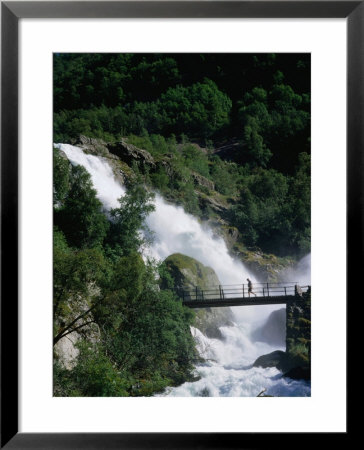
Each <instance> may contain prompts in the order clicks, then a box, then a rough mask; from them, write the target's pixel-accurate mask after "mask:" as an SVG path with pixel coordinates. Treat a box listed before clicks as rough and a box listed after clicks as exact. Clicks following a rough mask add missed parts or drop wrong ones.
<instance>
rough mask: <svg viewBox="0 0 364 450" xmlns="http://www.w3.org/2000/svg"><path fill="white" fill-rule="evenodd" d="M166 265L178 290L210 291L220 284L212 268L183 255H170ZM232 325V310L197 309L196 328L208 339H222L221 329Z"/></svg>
mask: <svg viewBox="0 0 364 450" xmlns="http://www.w3.org/2000/svg"><path fill="white" fill-rule="evenodd" d="M165 265H166V268H167V271H168V272H169V274H170V276H171V277H172V279H173V284H174V288H176V289H195V288H196V287H198V288H199V289H208V288H211V286H217V285H219V284H220V281H219V279H218V277H217V275H216V273H215V271H214V270H213V269H212V268H211V267H207V266H204V265H203V264H202V263H201V262H199V261H197V260H196V259H194V258H191V257H189V256H186V255H183V254H181V253H174V254H173V255H170V256H169V257H168V258H167V259H166V260H165ZM232 325H233V313H232V311H231V309H230V308H201V309H196V317H195V326H196V328H198V329H199V330H200V331H201V332H202V333H203V334H204V335H205V336H207V337H210V338H216V339H222V338H223V335H222V333H221V331H220V327H222V326H232Z"/></svg>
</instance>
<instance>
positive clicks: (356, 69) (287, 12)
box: [1, 0, 364, 449]
mask: <svg viewBox="0 0 364 450" xmlns="http://www.w3.org/2000/svg"><path fill="white" fill-rule="evenodd" d="M109 17H112V18H237V17H241V18H292V19H293V18H346V20H347V76H348V85H347V111H348V114H347V180H348V182H347V236H348V238H347V286H348V288H347V303H346V304H347V305H348V304H349V298H352V297H354V296H355V293H354V290H355V287H354V286H355V280H357V279H360V278H361V276H360V275H361V274H362V273H363V268H364V264H363V258H361V261H358V259H357V256H358V253H359V256H360V255H361V254H362V250H363V240H362V229H363V227H362V225H363V194H364V189H363V181H362V171H363V145H364V127H363V125H364V102H363V99H364V1H239V0H238V1H213V2H212V1H192V2H191V1H190V2H188V1H187V2H186V1H168V2H165V1H160V2H158V1H124V2H123V1H114V2H107V1H92V2H90V1H81V2H77V1H71V2H62V1H59V2H58V1H57V2H47V1H38V2H32V1H27V2H22V1H9V2H7V1H5V2H1V92H2V94H1V205H2V207H1V208H2V209H1V220H2V222H1V281H2V282H1V300H2V302H1V448H9V449H25V448H27V449H51V448H52V449H76V448H77V449H111V448H113V449H116V448H120V449H124V448H130V449H142V448H152V449H164V448H173V449H182V448H191V449H202V448H214V449H220V448H221V449H223V448H261V447H265V446H268V445H269V447H271V445H272V444H273V445H274V444H277V443H278V442H279V445H280V447H282V446H286V445H287V446H291V445H296V443H297V433H290V434H289V433H287V434H286V433H285V439H284V441H282V436H281V434H280V433H275V434H272V433H82V434H81V433H57V434H53V433H35V434H32V433H19V432H18V412H19V411H18V400H19V398H18V369H19V367H18V331H19V330H18V323H17V317H18V302H17V299H18V281H19V280H18V262H19V261H18V250H19V246H18V182H19V179H18V77H19V74H18V50H19V49H18V21H19V19H21V18H109ZM353 301H355V298H353ZM348 312H349V311H348ZM347 348H348V349H349V348H350V345H348V346H347ZM349 417H350V414H349V410H348V415H347V423H348V427H347V432H346V433H333V434H335V440H336V443H338V444H339V445H340V444H342V445H345V443H346V444H347V442H345V443H344V442H343V440H344V439H345V440H347V439H348V437H349V431H350V422H349ZM350 436H351V434H350ZM311 438H312V435H311V434H310V433H303V434H301V435H300V437H299V443H300V445H302V444H306V443H307V441H308V440H309V439H311ZM314 438H315V443H319V441H320V440H321V438H322V439H324V440H325V443H327V435H325V434H324V433H322V434H321V433H316V434H315V435H314ZM264 444H265V445H264Z"/></svg>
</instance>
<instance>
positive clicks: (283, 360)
mask: <svg viewBox="0 0 364 450" xmlns="http://www.w3.org/2000/svg"><path fill="white" fill-rule="evenodd" d="M253 366H254V367H263V368H264V369H266V368H267V367H276V368H277V369H278V370H281V371H282V372H286V371H288V370H290V369H291V368H292V366H291V365H290V361H289V357H288V355H287V353H286V352H282V351H281V350H276V351H274V352H272V353H268V354H267V355H262V356H259V358H257V359H256V361H255V362H254V364H253Z"/></svg>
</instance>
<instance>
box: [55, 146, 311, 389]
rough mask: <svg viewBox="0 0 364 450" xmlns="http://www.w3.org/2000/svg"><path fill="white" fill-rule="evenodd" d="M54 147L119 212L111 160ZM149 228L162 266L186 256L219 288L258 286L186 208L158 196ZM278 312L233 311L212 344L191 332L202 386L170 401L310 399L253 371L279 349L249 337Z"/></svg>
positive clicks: (274, 374)
mask: <svg viewBox="0 0 364 450" xmlns="http://www.w3.org/2000/svg"><path fill="white" fill-rule="evenodd" d="M55 146H56V147H57V148H59V149H60V150H62V151H63V152H64V153H65V154H66V155H67V158H68V159H69V161H70V162H71V163H72V164H76V165H77V164H80V165H82V166H84V167H85V168H86V170H87V171H88V172H89V173H90V175H91V178H92V182H93V185H94V187H95V189H96V190H97V196H98V198H99V199H100V201H101V202H102V204H103V206H104V208H105V211H106V212H107V211H108V210H110V208H115V207H118V206H119V203H118V198H120V197H121V196H122V195H124V194H125V189H124V187H122V186H121V185H120V183H119V182H118V181H117V180H116V178H115V176H114V174H113V171H112V169H111V167H110V165H109V164H108V161H107V158H103V157H99V156H94V155H88V154H85V153H84V152H83V151H82V150H81V149H80V148H78V147H74V146H72V145H68V144H56V145H55ZM147 224H148V226H149V228H150V229H151V230H152V231H153V232H154V234H155V239H154V242H153V244H152V245H151V246H150V248H149V249H147V250H146V254H145V256H149V257H152V258H155V259H157V260H164V259H165V258H166V257H168V256H169V255H171V254H173V253H183V254H185V255H187V256H190V257H193V258H195V259H197V260H198V261H200V262H201V263H203V264H204V265H206V266H209V267H211V268H213V269H214V271H215V272H216V274H217V276H218V278H219V280H220V282H221V284H243V283H246V278H247V277H249V278H250V279H251V280H252V281H253V283H255V282H259V280H258V279H257V278H256V277H255V276H254V275H253V274H252V273H250V272H249V271H248V270H247V268H246V267H245V266H244V265H243V264H242V263H241V262H240V261H238V260H235V259H233V258H232V257H231V256H230V255H229V252H228V249H227V246H226V244H225V242H224V240H223V239H222V238H221V237H218V236H216V235H215V234H214V233H213V232H212V230H211V229H209V228H208V227H207V226H204V225H203V224H201V223H200V222H199V221H198V220H197V219H196V218H195V217H193V216H191V215H189V214H187V213H186V212H185V211H184V210H183V208H182V207H179V206H175V205H171V204H169V203H167V202H166V201H164V200H163V198H162V197H161V196H159V195H158V194H157V195H156V199H155V211H154V212H152V213H151V214H150V215H149V216H148V218H147ZM308 256H310V255H308ZM307 268H308V269H309V262H308V261H306V260H305V261H304V262H302V264H301V265H300V266H299V268H298V270H301V272H302V271H304V270H306V272H307V270H308V269H307ZM292 270H293V269H292ZM308 272H309V270H308ZM296 275H298V273H295V272H291V273H290V274H289V276H290V277H291V276H296ZM302 276H303V275H302ZM304 276H305V277H306V278H305V282H306V280H307V282H308V278H307V277H308V276H309V275H307V273H306V274H305V275H304ZM293 281H295V280H293ZM298 281H299V280H298ZM280 308H282V305H272V306H244V307H233V308H231V309H232V311H233V313H234V317H235V320H236V324H235V326H233V327H221V328H220V330H221V332H222V335H223V336H224V341H221V340H217V339H209V338H207V337H206V336H204V335H203V334H202V333H201V332H200V331H199V330H197V329H192V332H193V334H194V336H195V339H196V342H197V343H198V347H199V350H200V354H201V355H202V356H203V357H205V358H206V359H207V360H210V361H209V363H207V364H205V365H203V366H201V367H198V372H199V373H200V375H201V376H202V378H201V380H200V381H198V382H195V383H185V384H183V385H182V386H180V387H178V388H175V389H171V390H169V391H168V392H167V393H166V395H172V396H189V395H193V396H195V395H205V394H206V395H211V396H213V395H216V396H224V395H229V396H251V395H253V396H254V395H257V394H258V393H259V392H260V391H259V389H260V390H262V389H264V388H269V390H270V393H271V395H289V396H294V395H300V396H305V395H310V394H309V391H310V388H309V386H308V385H307V383H304V382H296V381H295V382H293V381H292V380H291V381H287V380H286V379H283V378H281V377H280V372H279V371H278V370H277V369H273V368H271V369H261V368H253V367H252V362H253V361H254V360H255V359H256V358H257V357H258V356H260V355H262V354H265V353H270V352H272V351H273V350H277V347H272V346H270V345H268V344H266V343H260V342H254V344H253V343H252V341H251V340H250V334H251V332H252V330H253V329H254V328H256V327H257V326H258V325H261V324H262V323H264V321H265V320H266V319H267V317H268V316H269V314H270V313H271V312H272V311H274V310H276V309H280ZM281 350H285V349H284V348H283V349H281ZM244 380H245V381H244ZM201 393H202V394H201ZM204 393H205V394H204Z"/></svg>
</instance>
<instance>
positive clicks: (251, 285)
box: [247, 278, 257, 297]
mask: <svg viewBox="0 0 364 450" xmlns="http://www.w3.org/2000/svg"><path fill="white" fill-rule="evenodd" d="M247 281H248V295H249V297H250V294H254V295H255V296H257V294H256V293H255V292H253V283H252V282H251V281H250V280H249V278H247Z"/></svg>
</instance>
